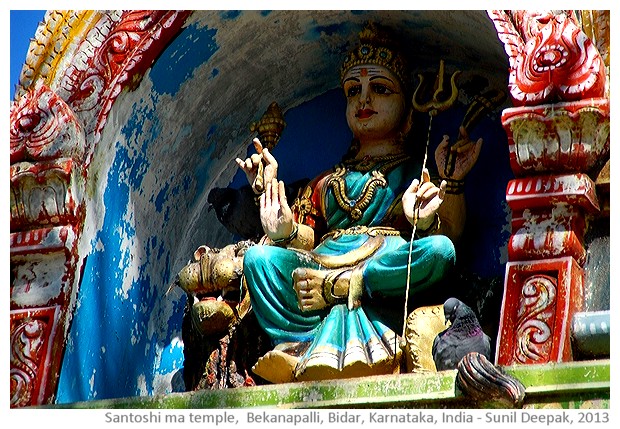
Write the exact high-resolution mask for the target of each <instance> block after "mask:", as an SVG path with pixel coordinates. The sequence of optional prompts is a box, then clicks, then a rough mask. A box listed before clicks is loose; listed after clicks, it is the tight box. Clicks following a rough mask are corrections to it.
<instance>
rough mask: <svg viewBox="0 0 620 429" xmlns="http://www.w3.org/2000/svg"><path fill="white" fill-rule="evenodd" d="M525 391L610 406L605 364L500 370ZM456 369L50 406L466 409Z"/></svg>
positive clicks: (558, 403) (562, 401)
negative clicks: (456, 379) (517, 382)
mask: <svg viewBox="0 0 620 429" xmlns="http://www.w3.org/2000/svg"><path fill="white" fill-rule="evenodd" d="M503 369H504V371H505V372H506V373H507V374H510V375H512V376H513V377H516V378H517V379H519V380H520V381H521V383H523V385H524V386H525V388H526V397H525V404H524V407H525V408H538V407H562V408H580V407H589V408H609V391H610V384H611V383H610V361H609V360H596V361H583V362H570V363H552V364H544V365H519V366H510V367H504V368H503ZM455 378H456V371H443V372H440V373H428V374H396V375H384V376H375V377H364V378H354V379H346V380H330V381H316V382H300V383H286V384H278V385H266V386H256V387H245V388H237V389H223V390H215V391H210V390H202V391H195V392H186V393H171V394H167V395H159V396H140V397H130V398H119V399H106V400H96V401H87V402H77V403H71V404H59V405H53V406H51V407H52V408H88V409H95V408H162V409H164V408H166V409H184V408H213V409H215V408H252V407H260V408H469V407H470V406H471V404H470V403H471V401H469V400H468V399H467V398H466V397H464V396H463V395H462V393H461V392H460V391H459V389H458V388H457V387H456V384H455Z"/></svg>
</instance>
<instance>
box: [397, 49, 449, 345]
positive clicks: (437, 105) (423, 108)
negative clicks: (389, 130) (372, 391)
mask: <svg viewBox="0 0 620 429" xmlns="http://www.w3.org/2000/svg"><path fill="white" fill-rule="evenodd" d="M459 74H461V72H460V70H457V71H455V72H454V73H453V74H452V77H451V78H450V93H449V96H448V97H443V96H444V92H445V91H444V88H443V79H444V64H443V60H439V71H438V72H437V77H436V78H435V86H434V89H435V92H434V93H433V97H432V98H431V99H430V100H429V101H427V102H426V103H422V102H420V101H418V92H419V91H420V89H421V88H422V85H423V83H424V75H422V74H418V77H419V78H420V83H419V84H418V87H417V88H416V89H415V91H414V93H413V97H412V100H411V102H412V104H413V107H414V109H416V110H417V111H418V112H423V113H424V112H428V115H429V122H428V136H427V138H426V149H425V151H424V161H423V162H422V173H421V174H422V175H423V174H424V173H423V172H424V169H425V168H426V160H427V158H428V145H429V142H430V139H431V124H432V123H433V116H435V115H437V113H439V112H443V111H444V110H447V109H449V108H450V107H451V106H452V105H453V104H454V102H455V101H456V98H457V97H458V95H459V90H458V88H457V87H456V78H457V77H458V76H459ZM441 98H443V101H442V99H441ZM422 180H423V179H422V177H420V183H422ZM419 210H420V204H419V203H418V202H416V203H415V206H414V216H413V231H412V232H411V239H410V241H409V257H408V261H407V284H406V286H405V307H404V314H403V330H402V338H405V329H406V327H407V307H408V305H409V286H410V285H409V282H410V281H411V253H412V250H413V239H414V236H415V231H416V228H417V224H418V211H419ZM394 342H396V339H394ZM396 347H397V345H396V343H395V344H394V349H395V350H396ZM394 356H396V355H394Z"/></svg>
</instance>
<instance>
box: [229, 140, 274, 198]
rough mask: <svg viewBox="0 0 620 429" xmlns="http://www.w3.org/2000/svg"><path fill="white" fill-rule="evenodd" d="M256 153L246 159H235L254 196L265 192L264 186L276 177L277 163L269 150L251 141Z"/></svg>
mask: <svg viewBox="0 0 620 429" xmlns="http://www.w3.org/2000/svg"><path fill="white" fill-rule="evenodd" d="M252 143H253V144H254V149H256V153H255V154H253V155H252V156H250V157H249V158H246V159H245V161H244V160H242V159H241V158H237V159H235V161H236V162H237V165H238V166H239V168H241V169H242V170H243V172H244V173H245V176H246V177H247V179H248V182H249V183H250V185H251V186H252V190H253V191H254V193H255V194H257V195H258V194H261V193H263V192H264V191H265V185H266V184H267V183H270V182H271V181H272V180H273V179H276V178H277V177H278V161H276V159H275V158H274V157H273V155H272V154H271V152H270V151H269V149H267V148H263V145H262V144H261V142H260V140H259V139H257V138H255V139H254V140H252Z"/></svg>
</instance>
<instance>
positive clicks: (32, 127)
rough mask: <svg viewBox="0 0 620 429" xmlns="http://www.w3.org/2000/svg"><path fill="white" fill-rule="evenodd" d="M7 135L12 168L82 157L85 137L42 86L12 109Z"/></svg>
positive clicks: (62, 104)
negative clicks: (21, 163)
mask: <svg viewBox="0 0 620 429" xmlns="http://www.w3.org/2000/svg"><path fill="white" fill-rule="evenodd" d="M10 131H11V164H14V163H16V162H19V161H42V160H49V159H57V158H75V159H81V158H82V156H83V155H84V150H85V140H84V133H83V131H82V129H81V127H80V125H79V123H78V121H77V119H76V118H75V116H74V114H73V112H72V110H71V108H70V107H69V106H68V105H67V104H66V103H65V102H64V100H63V99H62V98H60V97H59V96H58V95H57V94H56V93H55V92H54V91H52V90H51V89H50V88H49V87H47V86H45V85H43V84H38V85H36V86H35V87H34V89H32V90H31V91H28V92H27V93H26V94H25V95H24V96H22V97H21V98H20V99H19V101H18V102H17V103H15V104H13V105H12V106H11V129H10Z"/></svg>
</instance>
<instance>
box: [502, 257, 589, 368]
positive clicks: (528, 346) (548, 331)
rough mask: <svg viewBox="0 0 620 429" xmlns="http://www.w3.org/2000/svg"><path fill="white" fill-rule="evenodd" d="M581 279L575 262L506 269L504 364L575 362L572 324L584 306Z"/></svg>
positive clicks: (551, 261)
mask: <svg viewBox="0 0 620 429" xmlns="http://www.w3.org/2000/svg"><path fill="white" fill-rule="evenodd" d="M582 277H583V272H582V269H581V267H580V266H579V265H578V264H577V263H576V262H575V260H573V259H572V258H570V257H565V258H556V259H549V260H539V261H532V262H509V263H508V264H507V265H506V283H505V289H504V300H503V305H502V319H501V321H500V327H499V338H498V340H497V353H496V355H497V357H496V361H497V363H498V364H499V365H513V364H534V363H547V362H566V361H570V360H571V359H572V351H571V347H570V329H569V326H570V323H569V321H570V320H571V319H572V317H573V315H574V314H575V312H576V309H577V308H580V307H581V302H582V299H583V297H582V286H583V285H582Z"/></svg>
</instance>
